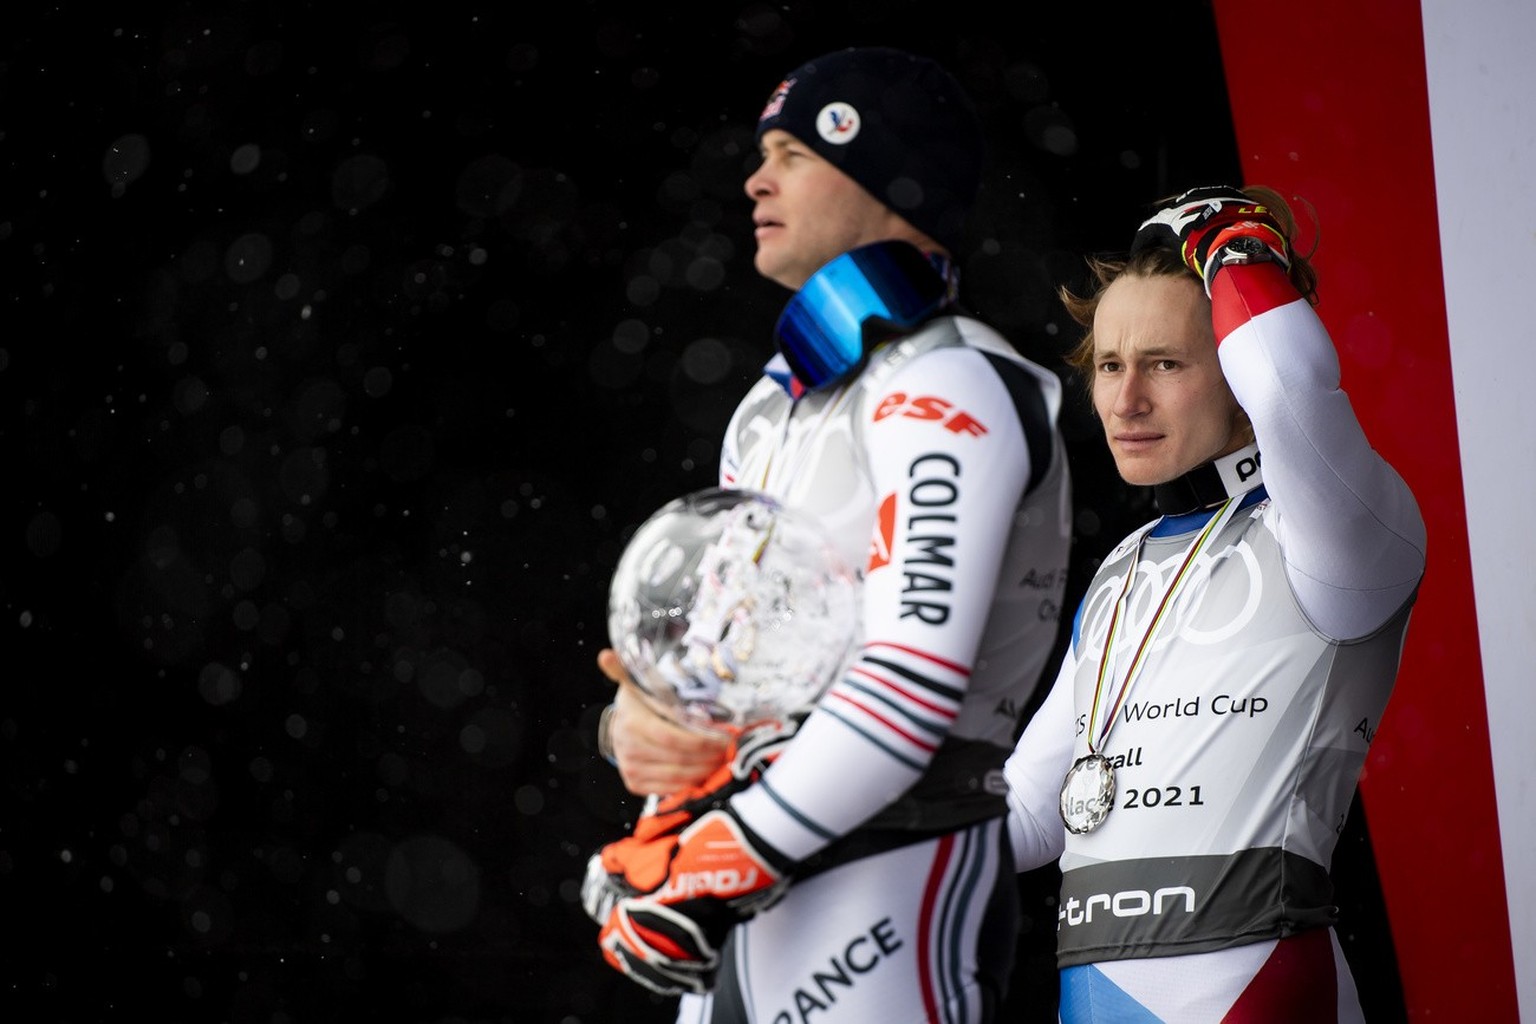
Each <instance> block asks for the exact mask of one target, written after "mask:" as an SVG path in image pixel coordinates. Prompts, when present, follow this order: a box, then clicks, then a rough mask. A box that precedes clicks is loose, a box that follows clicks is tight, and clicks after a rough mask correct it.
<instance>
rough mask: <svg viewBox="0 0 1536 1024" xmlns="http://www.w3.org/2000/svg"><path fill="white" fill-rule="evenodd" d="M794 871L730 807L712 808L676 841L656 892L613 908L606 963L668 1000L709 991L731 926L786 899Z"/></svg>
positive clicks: (605, 937)
mask: <svg viewBox="0 0 1536 1024" xmlns="http://www.w3.org/2000/svg"><path fill="white" fill-rule="evenodd" d="M790 867H791V865H790V864H789V863H788V862H787V861H786V860H785V859H784V858H782V857H780V856H777V855H776V854H774V853H772V852H770V850H769V847H768V846H767V845H766V844H765V843H763V842H762V840H760V839H759V838H758V837H757V836H755V835H754V834H753V833H752V832H751V830H750V829H748V828H747V827H746V825H744V824H743V823H742V822H741V819H739V818H738V817H736V814H735V812H734V811H732V810H731V807H730V805H729V804H727V805H725V806H723V807H720V808H718V809H716V810H711V811H709V812H707V813H705V814H703V815H702V816H700V817H699V819H698V820H697V821H695V822H694V823H693V824H691V825H689V826H688V827H687V828H686V829H685V830H684V831H683V832H682V834H681V835H679V836H678V838H677V845H676V850H675V852H674V853H673V855H672V857H671V860H670V863H669V865H668V868H667V873H666V875H665V877H664V878H663V879H662V881H661V884H660V885H659V886H658V887H657V888H656V889H655V890H654V891H653V892H649V893H646V894H644V895H638V896H626V897H623V898H621V899H619V900H617V901H615V902H614V904H613V907H612V909H611V911H610V912H609V914H608V917H607V919H606V920H605V921H604V923H603V927H602V930H601V931H600V932H599V933H598V946H599V947H600V948H601V949H602V952H603V959H604V960H605V961H607V963H608V965H609V966H610V967H612V968H613V969H614V970H617V971H620V972H622V973H623V974H624V975H626V976H627V977H629V978H630V979H631V980H633V981H634V982H636V983H637V984H640V985H644V986H645V987H646V988H648V989H651V990H652V991H654V992H658V993H661V994H662V995H678V994H680V993H684V992H695V993H697V992H707V991H709V989H711V988H712V987H713V986H714V980H715V975H716V972H718V970H719V968H720V947H721V945H722V944H723V943H724V942H725V938H726V936H727V935H728V934H729V933H730V930H731V928H732V927H734V926H735V925H736V924H738V923H740V922H741V921H744V920H746V919H747V918H749V917H751V916H752V915H754V914H756V913H758V912H760V911H762V910H764V909H766V908H767V907H769V906H772V905H773V903H774V902H775V901H776V900H777V899H778V898H779V897H780V896H782V895H783V894H784V890H785V888H786V887H787V886H788V880H787V875H788V873H789V869H790Z"/></svg>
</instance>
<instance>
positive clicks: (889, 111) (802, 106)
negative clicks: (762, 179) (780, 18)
mask: <svg viewBox="0 0 1536 1024" xmlns="http://www.w3.org/2000/svg"><path fill="white" fill-rule="evenodd" d="M772 128H778V129H781V130H783V131H786V132H788V133H789V134H791V135H793V136H794V137H795V138H796V139H799V140H800V141H801V142H802V143H804V144H805V145H807V146H809V147H810V148H811V149H813V150H815V151H816V153H817V154H818V155H820V156H821V157H822V158H823V159H825V160H827V161H829V162H830V163H832V164H834V165H835V166H836V167H837V168H838V169H839V170H841V171H842V172H843V173H844V174H846V175H848V177H850V178H852V179H853V180H854V181H856V182H858V183H859V185H861V186H862V187H863V188H864V190H865V191H866V192H868V193H869V194H870V195H872V196H874V197H875V198H876V199H878V200H879V201H880V202H881V203H884V204H885V205H886V206H888V207H890V208H891V209H892V210H894V211H895V212H896V213H897V214H899V215H900V216H901V217H903V218H904V219H905V220H906V221H907V222H908V223H909V224H911V225H912V226H913V227H915V228H917V229H918V230H919V231H921V232H923V233H924V234H926V235H928V236H929V237H931V238H932V239H933V240H934V241H936V242H938V243H939V244H940V245H943V246H944V247H945V248H947V249H949V250H950V251H951V252H955V251H956V249H957V247H958V244H959V242H960V241H961V239H962V238H964V236H965V222H966V217H967V216H968V215H969V213H970V210H971V204H972V203H973V202H974V201H975V199H976V191H977V188H978V187H979V186H980V184H981V165H982V159H983V155H984V149H983V143H982V135H981V124H980V121H979V120H978V118H977V116H976V110H975V108H974V107H973V106H972V105H971V101H970V99H969V97H967V96H966V94H965V91H964V90H963V89H961V88H960V83H959V82H957V81H955V79H954V77H953V76H951V75H950V74H949V72H947V71H945V70H944V69H943V68H942V67H940V66H939V65H938V64H937V63H935V62H934V61H932V60H929V59H928V58H926V57H919V56H917V55H915V54H911V53H906V52H905V51H902V50H894V49H889V48H886V47H852V48H849V49H846V50H838V51H836V52H834V53H829V54H826V55H824V56H821V57H817V58H816V59H815V60H811V61H807V62H806V63H805V64H802V65H801V66H800V67H798V68H796V69H795V70H794V71H791V72H790V73H789V75H788V76H786V77H785V79H784V81H782V82H780V83H779V87H778V88H777V89H775V90H774V92H773V95H772V96H771V97H769V99H768V105H767V106H766V107H764V108H763V112H762V115H761V116H760V117H759V118H758V121H757V137H758V138H759V139H761V138H762V137H763V133H764V132H766V131H768V130H769V129H772Z"/></svg>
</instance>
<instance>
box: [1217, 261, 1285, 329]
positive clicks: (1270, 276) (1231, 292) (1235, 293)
mask: <svg viewBox="0 0 1536 1024" xmlns="http://www.w3.org/2000/svg"><path fill="white" fill-rule="evenodd" d="M1297 298H1298V296H1297V294H1296V287H1295V286H1294V285H1292V284H1291V279H1290V278H1288V277H1286V276H1285V271H1284V270H1282V269H1280V266H1279V264H1276V263H1251V264H1247V265H1234V266H1230V267H1222V268H1221V270H1220V271H1218V272H1217V274H1216V279H1215V280H1214V281H1212V282H1211V320H1212V322H1213V323H1214V324H1215V327H1216V344H1217V345H1220V344H1221V343H1222V341H1223V340H1225V338H1226V337H1227V335H1229V334H1231V333H1232V332H1233V331H1235V330H1237V329H1238V328H1239V327H1241V326H1243V324H1245V323H1247V322H1248V321H1249V320H1252V319H1253V318H1254V317H1256V316H1258V315H1259V314H1261V313H1268V312H1269V311H1270V310H1272V309H1278V308H1279V307H1281V306H1284V305H1285V304H1287V303H1290V302H1295V301H1296V300H1297Z"/></svg>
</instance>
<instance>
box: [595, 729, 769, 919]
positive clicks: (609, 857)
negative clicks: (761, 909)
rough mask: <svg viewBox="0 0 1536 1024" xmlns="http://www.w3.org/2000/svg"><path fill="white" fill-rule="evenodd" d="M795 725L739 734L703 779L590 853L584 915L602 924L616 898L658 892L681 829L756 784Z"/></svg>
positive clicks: (656, 804) (655, 805)
mask: <svg viewBox="0 0 1536 1024" xmlns="http://www.w3.org/2000/svg"><path fill="white" fill-rule="evenodd" d="M797 725H798V723H797V722H791V723H777V722H775V723H768V724H764V725H758V726H753V727H751V728H749V729H746V730H744V731H742V732H741V733H740V734H739V735H738V736H737V737H736V739H735V740H734V742H733V745H732V749H731V756H730V757H729V758H728V759H727V760H726V762H725V763H724V764H722V765H721V766H720V767H719V768H717V769H715V770H714V772H712V773H711V774H710V776H709V777H708V778H707V779H705V780H704V781H703V782H701V783H699V784H698V785H697V786H694V787H692V788H690V789H687V790H683V791H682V792H679V793H674V794H672V795H670V796H666V797H662V798H659V799H655V800H653V801H652V802H651V804H650V805H649V806H648V807H647V809H646V810H645V812H644V813H642V814H641V815H640V817H639V818H638V819H637V820H636V821H635V826H634V828H633V829H631V830H630V834H629V835H627V836H625V837H624V838H623V839H620V840H618V841H617V842H612V843H609V844H608V845H607V846H604V847H603V848H602V849H601V850H599V851H598V852H597V853H595V854H593V855H592V857H591V858H590V859H589V860H588V861H587V873H586V877H585V879H583V881H582V885H581V904H582V907H583V908H584V909H585V910H586V912H587V915H588V916H589V917H591V918H592V920H594V921H596V922H597V923H598V924H604V923H606V922H607V921H608V920H609V917H610V915H611V914H612V911H613V907H614V904H615V903H617V902H618V901H619V900H621V899H624V898H625V897H628V896H638V895H644V894H646V893H651V892H655V891H656V890H657V889H658V888H660V887H661V884H662V883H663V882H664V881H666V878H667V872H668V871H670V870H671V867H672V859H673V857H674V856H675V855H676V854H677V849H678V843H679V842H680V839H681V835H682V833H683V830H684V829H686V828H687V827H688V826H689V825H691V824H693V823H694V822H695V821H697V820H698V819H700V818H701V817H703V816H704V815H705V814H708V813H709V812H710V811H713V810H717V809H719V808H722V807H724V806H725V804H726V801H727V800H729V799H730V798H731V797H732V795H734V794H736V793H739V792H741V790H743V789H745V788H746V787H747V786H750V785H751V784H752V783H753V782H755V781H757V779H758V777H759V776H760V775H762V773H763V771H764V769H766V768H767V767H768V765H769V764H770V763H771V762H772V761H773V759H774V758H775V757H777V756H778V754H779V752H780V751H781V750H782V749H783V748H784V745H785V744H786V743H788V742H789V740H790V738H791V737H792V736H793V735H794V731H795V728H796V726H797Z"/></svg>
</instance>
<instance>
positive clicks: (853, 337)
mask: <svg viewBox="0 0 1536 1024" xmlns="http://www.w3.org/2000/svg"><path fill="white" fill-rule="evenodd" d="M948 294H949V285H948V282H947V281H946V280H945V279H944V276H943V274H941V273H940V272H939V269H938V268H937V267H935V266H934V265H933V264H932V263H931V262H929V260H928V258H927V257H926V256H924V255H923V254H922V253H921V252H920V251H919V250H918V249H917V248H916V247H915V246H913V245H910V244H908V243H906V242H876V243H875V244H873V245H867V246H864V247H862V248H859V249H854V250H852V251H850V252H845V253H843V254H842V255H841V256H838V257H837V258H836V259H833V260H830V261H829V262H828V263H827V264H826V265H825V266H823V267H822V268H821V269H820V270H818V271H816V273H815V274H813V275H811V278H810V279H809V280H808V281H806V282H805V284H804V286H802V287H801V289H800V290H799V291H798V292H796V293H795V294H794V296H793V297H791V299H790V300H789V304H788V305H787V306H785V308H784V312H783V314H781V315H780V317H779V322H778V325H777V326H776V327H775V329H774V333H775V335H776V337H777V339H778V344H779V351H780V352H782V353H783V354H784V359H785V361H786V362H788V363H789V367H790V369H791V370H793V371H794V374H795V377H796V378H798V379H799V381H800V383H801V384H803V385H805V386H806V387H807V388H818V387H822V386H823V385H825V384H829V383H832V382H833V381H836V380H838V379H839V378H841V377H843V376H844V375H845V374H847V373H848V372H849V371H851V370H853V369H854V368H856V367H857V366H859V364H861V363H862V362H863V361H864V356H865V355H866V342H865V325H866V324H867V323H868V322H869V321H871V320H875V321H877V322H882V323H883V324H885V325H893V326H895V327H897V328H906V327H913V326H916V325H917V324H919V323H921V322H922V321H923V320H925V319H927V318H928V317H929V316H930V315H932V314H933V312H934V311H935V310H937V309H939V308H940V307H941V306H942V305H943V304H944V302H945V300H946V299H947V298H948Z"/></svg>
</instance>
